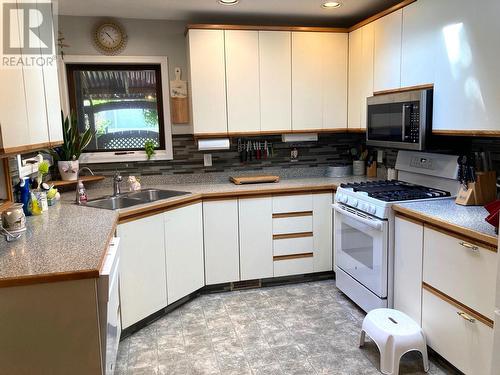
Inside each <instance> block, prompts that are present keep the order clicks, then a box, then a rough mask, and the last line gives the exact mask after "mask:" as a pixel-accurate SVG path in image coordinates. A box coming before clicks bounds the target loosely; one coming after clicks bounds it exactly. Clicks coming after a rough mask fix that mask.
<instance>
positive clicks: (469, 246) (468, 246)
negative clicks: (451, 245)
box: [458, 241, 479, 252]
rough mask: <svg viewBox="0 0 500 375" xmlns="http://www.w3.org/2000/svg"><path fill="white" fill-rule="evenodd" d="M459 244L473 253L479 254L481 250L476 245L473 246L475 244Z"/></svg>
mask: <svg viewBox="0 0 500 375" xmlns="http://www.w3.org/2000/svg"><path fill="white" fill-rule="evenodd" d="M458 244H459V245H460V246H463V247H465V248H466V249H470V250H472V251H474V252H477V251H478V250H479V247H477V246H476V245H473V244H471V243H468V242H464V241H462V242H459V243H458Z"/></svg>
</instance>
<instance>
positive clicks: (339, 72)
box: [320, 33, 348, 129]
mask: <svg viewBox="0 0 500 375" xmlns="http://www.w3.org/2000/svg"><path fill="white" fill-rule="evenodd" d="M320 34H321V35H320V36H321V37H322V39H323V46H322V52H323V56H322V58H321V61H322V84H323V87H322V92H323V98H322V100H323V123H322V126H321V127H322V128H323V129H339V128H340V129H341V128H347V52H348V36H347V34H345V33H320Z"/></svg>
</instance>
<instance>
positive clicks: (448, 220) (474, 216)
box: [393, 198, 498, 247]
mask: <svg viewBox="0 0 500 375" xmlns="http://www.w3.org/2000/svg"><path fill="white" fill-rule="evenodd" d="M393 208H394V210H395V211H396V212H400V213H403V214H405V215H407V216H410V217H414V218H415V219H418V220H422V221H424V222H429V223H430V224H434V225H437V226H439V225H440V224H441V226H443V228H444V229H450V230H454V231H455V232H457V233H458V234H463V235H467V236H471V237H473V238H478V239H479V240H481V241H483V242H486V243H488V244H490V245H492V246H495V247H496V246H497V241H498V236H497V234H496V233H495V228H494V227H493V226H491V225H490V224H488V223H487V222H486V221H485V220H484V219H485V218H486V216H488V211H486V209H485V208H483V207H482V206H461V205H458V204H456V203H455V199H454V198H450V199H440V200H427V201H420V202H410V203H401V204H397V205H394V206H393Z"/></svg>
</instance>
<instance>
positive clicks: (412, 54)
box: [401, 0, 500, 131]
mask: <svg viewBox="0 0 500 375" xmlns="http://www.w3.org/2000/svg"><path fill="white" fill-rule="evenodd" d="M499 13H500V3H499V2H498V1H496V0H484V1H481V9H480V11H478V7H477V4H476V3H474V2H470V1H469V2H468V1H466V0H440V1H432V0H419V1H418V2H415V3H414V4H411V5H409V6H408V7H405V8H404V10H403V39H402V67H401V80H402V85H403V86H412V85H420V84H428V83H433V84H434V104H433V111H434V113H433V126H432V127H433V130H434V131H441V130H445V131H446V130H448V131H450V130H452V131H474V130H494V131H498V130H499V123H498V118H500V106H498V105H497V103H499V102H500V90H499V87H500V76H499V75H498V74H495V72H496V71H497V70H498V60H499V59H500V50H499V49H498V48H493V47H492V46H493V45H495V43H496V40H497V36H498V35H499V34H500V24H499V23H498V22H497V18H498V14H499ZM458 109H459V110H458Z"/></svg>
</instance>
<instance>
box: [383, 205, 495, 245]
mask: <svg viewBox="0 0 500 375" xmlns="http://www.w3.org/2000/svg"><path fill="white" fill-rule="evenodd" d="M392 208H393V210H394V211H395V212H396V213H399V214H402V215H403V216H406V217H408V218H411V219H413V220H417V221H420V222H422V223H424V225H426V226H428V227H433V228H437V229H441V230H444V231H446V232H445V233H447V234H449V235H453V236H455V237H458V238H460V239H464V240H466V241H469V242H473V243H475V244H477V245H479V246H481V247H484V248H486V249H488V250H491V251H497V247H498V243H497V242H498V238H497V237H496V236H491V235H488V234H484V233H480V232H477V231H475V230H472V229H469V228H465V227H461V226H459V225H456V224H452V223H449V222H447V221H443V220H441V219H440V218H439V217H435V216H430V215H425V214H422V213H420V212H418V211H414V210H411V209H409V208H407V207H401V206H398V205H394V206H393V207H392Z"/></svg>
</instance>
